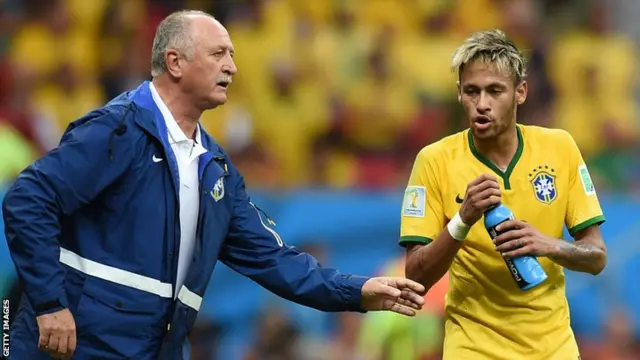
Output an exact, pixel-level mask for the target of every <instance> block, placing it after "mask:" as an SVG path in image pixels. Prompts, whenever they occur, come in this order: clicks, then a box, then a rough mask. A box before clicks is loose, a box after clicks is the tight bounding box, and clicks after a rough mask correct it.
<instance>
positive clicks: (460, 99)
mask: <svg viewBox="0 0 640 360" xmlns="http://www.w3.org/2000/svg"><path fill="white" fill-rule="evenodd" d="M456 87H457V88H458V102H461V101H462V93H461V92H460V80H458V81H456Z"/></svg>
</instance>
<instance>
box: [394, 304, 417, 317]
mask: <svg viewBox="0 0 640 360" xmlns="http://www.w3.org/2000/svg"><path fill="white" fill-rule="evenodd" d="M391 311H393V312H395V313H398V314H401V315H406V316H415V315H416V311H415V310H413V309H411V308H408V307H406V306H404V305H401V304H398V303H395V304H394V305H393V306H392V307H391Z"/></svg>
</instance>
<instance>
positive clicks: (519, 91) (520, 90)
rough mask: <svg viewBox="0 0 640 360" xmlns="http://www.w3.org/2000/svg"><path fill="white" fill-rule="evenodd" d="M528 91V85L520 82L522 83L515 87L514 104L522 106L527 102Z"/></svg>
mask: <svg viewBox="0 0 640 360" xmlns="http://www.w3.org/2000/svg"><path fill="white" fill-rule="evenodd" d="M528 91H529V85H528V84H527V82H526V81H524V80H522V82H521V83H520V84H519V85H518V86H516V102H517V103H518V105H522V104H524V102H525V101H526V100H527V92H528Z"/></svg>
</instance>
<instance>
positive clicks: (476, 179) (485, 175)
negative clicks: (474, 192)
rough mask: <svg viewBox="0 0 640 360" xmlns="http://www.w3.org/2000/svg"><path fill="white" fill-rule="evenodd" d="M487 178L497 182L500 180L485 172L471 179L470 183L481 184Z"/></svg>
mask: <svg viewBox="0 0 640 360" xmlns="http://www.w3.org/2000/svg"><path fill="white" fill-rule="evenodd" d="M487 180H490V181H495V182H496V183H497V182H498V178H496V177H495V176H494V175H491V174H486V173H485V174H481V175H480V176H478V177H477V178H475V179H473V180H471V182H470V183H469V185H478V184H481V183H483V182H485V181H487Z"/></svg>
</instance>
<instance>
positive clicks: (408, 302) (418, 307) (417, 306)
mask: <svg viewBox="0 0 640 360" xmlns="http://www.w3.org/2000/svg"><path fill="white" fill-rule="evenodd" d="M398 303H399V304H400V305H404V306H406V307H410V308H412V309H415V310H422V304H418V303H416V302H413V301H411V300H407V299H403V298H399V299H398Z"/></svg>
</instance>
